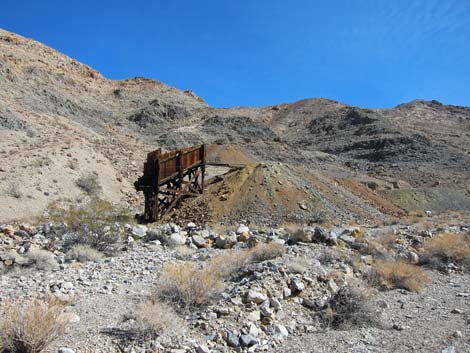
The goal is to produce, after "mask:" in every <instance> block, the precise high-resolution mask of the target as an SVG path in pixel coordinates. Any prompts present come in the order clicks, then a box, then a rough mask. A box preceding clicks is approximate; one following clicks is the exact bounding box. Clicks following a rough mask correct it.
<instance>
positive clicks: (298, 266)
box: [286, 257, 310, 274]
mask: <svg viewBox="0 0 470 353" xmlns="http://www.w3.org/2000/svg"><path fill="white" fill-rule="evenodd" d="M309 265H310V260H309V259H307V258H306V257H301V258H296V259H294V260H292V261H289V262H288V263H287V264H286V267H287V268H288V269H289V271H290V272H291V273H298V274H302V273H305V272H306V271H307V269H308V268H309Z"/></svg>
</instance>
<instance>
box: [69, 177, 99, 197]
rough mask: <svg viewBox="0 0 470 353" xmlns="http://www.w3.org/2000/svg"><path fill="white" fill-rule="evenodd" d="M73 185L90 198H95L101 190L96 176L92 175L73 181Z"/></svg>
mask: <svg viewBox="0 0 470 353" xmlns="http://www.w3.org/2000/svg"><path fill="white" fill-rule="evenodd" d="M75 184H76V185H77V186H78V187H79V188H80V189H82V190H83V191H84V192H86V193H87V194H88V195H90V196H96V195H98V194H100V193H101V191H102V190H103V188H102V187H101V185H100V183H99V181H98V176H97V175H96V174H93V173H91V174H89V175H87V176H81V177H80V178H78V179H77V180H76V181H75Z"/></svg>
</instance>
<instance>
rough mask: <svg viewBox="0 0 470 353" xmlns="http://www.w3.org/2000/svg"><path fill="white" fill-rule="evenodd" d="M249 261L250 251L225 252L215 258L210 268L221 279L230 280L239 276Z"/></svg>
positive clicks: (231, 250)
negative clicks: (234, 276)
mask: <svg viewBox="0 0 470 353" xmlns="http://www.w3.org/2000/svg"><path fill="white" fill-rule="evenodd" d="M248 260H249V250H233V249H230V250H224V251H223V252H222V253H221V254H220V255H218V256H216V257H214V258H213V259H212V261H211V264H210V267H211V269H212V271H213V272H214V273H217V274H218V276H220V277H221V278H230V277H231V276H233V275H234V274H237V273H238V272H239V271H240V270H241V269H242V268H243V267H244V266H245V265H246V264H247V263H248Z"/></svg>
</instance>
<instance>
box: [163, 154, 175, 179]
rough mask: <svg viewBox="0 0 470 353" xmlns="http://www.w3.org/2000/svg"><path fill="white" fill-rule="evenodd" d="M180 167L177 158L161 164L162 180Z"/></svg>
mask: <svg viewBox="0 0 470 353" xmlns="http://www.w3.org/2000/svg"><path fill="white" fill-rule="evenodd" d="M177 169H178V166H177V160H176V158H173V159H170V160H168V161H165V162H163V163H161V164H160V180H162V179H165V178H167V177H169V176H170V175H172V174H174V173H176V171H177Z"/></svg>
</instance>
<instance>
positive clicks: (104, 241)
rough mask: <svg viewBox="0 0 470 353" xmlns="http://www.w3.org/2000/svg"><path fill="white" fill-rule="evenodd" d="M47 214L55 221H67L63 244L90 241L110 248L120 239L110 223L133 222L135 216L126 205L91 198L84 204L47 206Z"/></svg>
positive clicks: (67, 247)
mask: <svg viewBox="0 0 470 353" xmlns="http://www.w3.org/2000/svg"><path fill="white" fill-rule="evenodd" d="M48 217H49V219H50V220H52V221H54V222H56V223H65V225H66V231H67V232H68V235H67V237H66V238H65V244H64V248H65V249H66V250H68V249H70V248H71V247H73V246H74V245H76V244H83V245H88V246H90V247H92V248H94V249H96V250H98V251H110V250H112V248H113V246H114V245H115V244H116V242H117V241H118V240H119V237H120V235H119V233H118V232H117V231H116V230H115V229H113V228H111V227H110V226H109V225H110V224H111V225H112V224H113V223H123V222H130V221H131V220H132V216H131V215H130V213H129V211H128V210H127V209H125V208H124V207H121V206H117V205H113V204H112V203H110V202H108V201H104V200H100V199H92V200H91V202H90V203H88V204H86V205H83V206H76V205H73V204H72V205H70V206H68V208H61V207H59V206H58V205H57V204H51V205H49V207H48Z"/></svg>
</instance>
